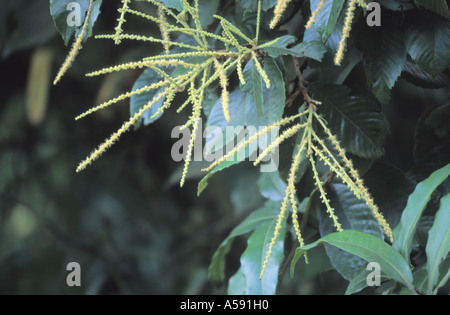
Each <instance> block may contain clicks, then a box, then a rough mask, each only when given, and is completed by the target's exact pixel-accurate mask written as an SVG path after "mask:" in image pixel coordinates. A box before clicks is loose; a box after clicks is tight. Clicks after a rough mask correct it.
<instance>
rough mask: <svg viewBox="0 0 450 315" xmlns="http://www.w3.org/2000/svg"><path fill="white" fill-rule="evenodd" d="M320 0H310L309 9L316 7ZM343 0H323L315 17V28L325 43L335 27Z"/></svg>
mask: <svg viewBox="0 0 450 315" xmlns="http://www.w3.org/2000/svg"><path fill="white" fill-rule="evenodd" d="M319 2H320V0H312V1H311V11H313V10H315V9H316V8H317V5H318V4H319ZM344 2H345V1H344V0H332V1H325V2H324V3H323V6H322V9H320V11H319V13H318V14H317V16H316V18H315V26H316V27H315V29H316V32H318V33H319V34H320V36H321V38H322V42H323V43H325V42H326V41H327V40H328V38H329V37H330V35H331V33H332V32H333V30H334V29H335V27H336V23H337V20H338V18H339V15H340V13H341V11H342V7H343V6H344Z"/></svg>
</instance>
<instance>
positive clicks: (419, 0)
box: [414, 0, 450, 20]
mask: <svg viewBox="0 0 450 315" xmlns="http://www.w3.org/2000/svg"><path fill="white" fill-rule="evenodd" d="M414 2H415V3H416V4H417V5H420V6H422V7H424V8H425V9H428V10H430V11H432V12H434V13H437V14H439V15H442V16H443V17H445V18H447V19H449V20H450V11H449V9H448V5H447V1H446V0H414Z"/></svg>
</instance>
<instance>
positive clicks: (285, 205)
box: [259, 194, 289, 280]
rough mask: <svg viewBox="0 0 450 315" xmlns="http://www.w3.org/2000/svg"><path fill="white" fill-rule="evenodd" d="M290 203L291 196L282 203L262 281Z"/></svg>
mask: <svg viewBox="0 0 450 315" xmlns="http://www.w3.org/2000/svg"><path fill="white" fill-rule="evenodd" d="M288 202H289V195H288V194H286V195H285V196H284V199H283V202H282V203H281V209H280V214H279V215H278V218H277V222H276V224H275V229H274V232H273V236H272V239H271V240H270V243H269V249H268V250H267V253H266V258H265V259H264V262H263V266H262V268H261V273H260V274H259V279H260V280H261V279H262V277H263V276H264V273H265V272H266V268H267V264H268V263H269V258H270V256H272V250H273V246H274V245H275V242H276V240H277V238H278V235H280V229H281V226H282V223H283V220H284V218H285V215H286V210H287V208H288Z"/></svg>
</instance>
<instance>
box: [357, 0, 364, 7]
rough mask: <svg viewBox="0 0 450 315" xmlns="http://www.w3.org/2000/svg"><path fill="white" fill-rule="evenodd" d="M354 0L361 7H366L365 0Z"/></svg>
mask: <svg viewBox="0 0 450 315" xmlns="http://www.w3.org/2000/svg"><path fill="white" fill-rule="evenodd" d="M356 2H357V3H358V4H359V6H360V7H361V8H366V7H367V3H366V1H365V0H356Z"/></svg>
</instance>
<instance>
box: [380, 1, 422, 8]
mask: <svg viewBox="0 0 450 315" xmlns="http://www.w3.org/2000/svg"><path fill="white" fill-rule="evenodd" d="M425 1H427V0H425ZM377 2H379V3H380V4H381V5H382V6H383V7H385V8H387V9H389V10H393V11H405V10H410V9H413V8H414V5H413V4H412V3H409V2H407V1H404V0H378V1H377Z"/></svg>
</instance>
